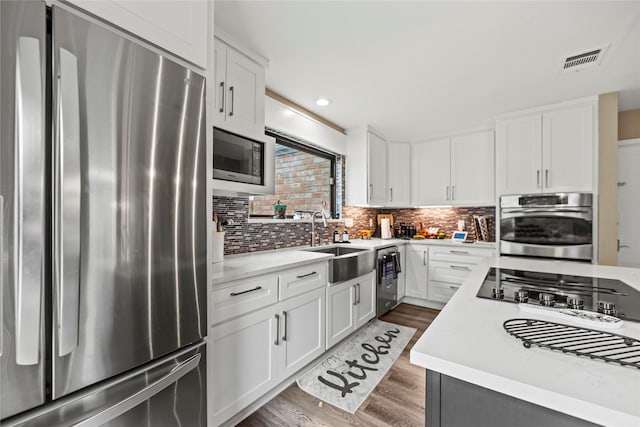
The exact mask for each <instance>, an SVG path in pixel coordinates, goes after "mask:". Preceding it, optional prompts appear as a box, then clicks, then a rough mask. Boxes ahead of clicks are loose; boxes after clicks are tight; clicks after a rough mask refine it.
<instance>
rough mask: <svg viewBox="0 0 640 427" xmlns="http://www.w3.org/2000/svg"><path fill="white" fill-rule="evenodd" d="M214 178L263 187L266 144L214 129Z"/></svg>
mask: <svg viewBox="0 0 640 427" xmlns="http://www.w3.org/2000/svg"><path fill="white" fill-rule="evenodd" d="M213 178H214V179H221V180H224V181H231V182H241V183H246V184H257V185H263V184H264V181H265V144H264V143H263V142H260V141H255V140H252V139H249V138H246V137H244V136H240V135H236V134H234V133H231V132H227V131H225V130H222V129H219V128H215V127H214V128H213Z"/></svg>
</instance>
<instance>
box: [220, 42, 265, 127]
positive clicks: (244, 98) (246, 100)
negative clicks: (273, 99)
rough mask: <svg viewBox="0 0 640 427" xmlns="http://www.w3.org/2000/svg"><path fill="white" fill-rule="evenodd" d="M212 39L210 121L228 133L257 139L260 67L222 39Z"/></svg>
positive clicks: (261, 108) (261, 118)
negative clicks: (212, 64)
mask: <svg viewBox="0 0 640 427" xmlns="http://www.w3.org/2000/svg"><path fill="white" fill-rule="evenodd" d="M214 41H215V43H214V69H215V82H214V86H215V87H214V93H215V96H214V102H213V105H212V107H213V108H214V116H213V123H214V125H215V126H217V127H219V128H223V129H226V130H228V131H229V132H233V133H237V134H241V135H244V136H249V137H254V138H261V137H263V136H264V102H265V99H264V98H265V69H264V66H263V65H262V64H259V63H257V62H255V61H253V60H252V59H251V58H249V57H248V56H246V55H244V54H242V53H241V52H239V51H238V50H236V49H234V48H233V47H231V46H229V45H228V44H226V43H225V42H223V41H222V40H220V39H218V38H216V39H215V40H214ZM210 105H211V104H210Z"/></svg>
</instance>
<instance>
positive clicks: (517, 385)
mask: <svg viewBox="0 0 640 427" xmlns="http://www.w3.org/2000/svg"><path fill="white" fill-rule="evenodd" d="M491 267H494V268H501V269H519V270H527V271H540V272H549V273H557V274H566V275H576V276H593V277H604V278H610V279H618V280H622V281H624V282H625V283H627V284H628V285H630V286H631V287H632V288H635V289H637V290H640V270H637V269H627V268H620V267H605V266H596V265H591V264H582V263H575V262H560V261H536V260H529V259H522V258H506V257H502V258H495V259H488V260H486V261H483V262H482V263H481V264H479V265H478V266H477V267H476V268H475V269H474V270H473V271H472V272H471V274H469V276H468V277H467V279H466V280H465V282H464V283H463V285H462V286H461V288H460V289H459V290H458V292H456V294H455V295H454V296H453V298H451V300H450V301H449V303H448V304H447V305H446V306H445V308H444V309H443V310H442V312H441V313H440V314H439V315H438V317H437V318H436V319H435V321H434V322H433V323H432V324H431V325H430V327H429V328H428V329H427V330H426V332H425V333H424V334H423V336H422V337H421V338H420V339H419V340H418V342H417V343H416V345H415V346H414V347H413V348H412V350H411V356H410V358H411V362H412V363H413V364H416V365H419V366H421V367H423V368H425V369H426V370H427V405H426V407H427V414H426V420H427V425H429V426H431V425H437V426H447V425H456V424H458V425H459V423H460V422H461V421H463V420H470V419H472V420H474V422H473V423H474V424H475V425H531V426H533V425H563V426H564V425H576V426H577V425H592V423H593V424H600V425H607V426H636V427H637V426H640V369H637V368H635V367H632V366H620V365H617V364H613V363H605V362H603V361H598V360H591V359H588V358H585V357H578V356H575V355H572V354H563V353H561V352H558V351H552V350H549V349H543V348H539V347H535V346H532V347H531V348H525V347H524V346H523V344H522V342H521V341H520V340H518V339H516V338H514V337H513V336H511V335H509V334H508V333H507V332H506V331H505V330H504V328H503V323H504V322H505V321H506V320H508V319H514V318H529V319H539V320H547V321H549V322H556V323H564V324H573V325H575V326H582V327H588V328H591V329H599V328H597V327H595V326H585V325H584V324H576V323H572V322H571V321H570V320H565V319H559V318H557V317H551V316H549V315H546V314H538V313H530V312H524V311H521V309H520V308H519V307H518V305H517V304H510V303H506V302H503V301H494V300H490V299H481V298H478V297H477V296H476V294H477V293H478V290H479V288H480V286H481V284H482V282H483V281H484V279H485V276H486V275H487V272H488V271H489V269H490V268H491ZM607 330H608V331H610V332H612V333H615V334H619V335H624V336H627V337H631V338H634V339H640V323H638V322H632V321H628V320H627V321H625V322H624V324H623V325H622V326H621V327H620V328H617V329H607ZM447 411H448V412H447ZM487 423H489V424H487Z"/></svg>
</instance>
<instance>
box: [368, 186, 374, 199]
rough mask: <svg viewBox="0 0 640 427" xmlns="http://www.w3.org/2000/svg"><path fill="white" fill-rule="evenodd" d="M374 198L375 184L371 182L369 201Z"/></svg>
mask: <svg viewBox="0 0 640 427" xmlns="http://www.w3.org/2000/svg"><path fill="white" fill-rule="evenodd" d="M371 199H373V184H369V201H371Z"/></svg>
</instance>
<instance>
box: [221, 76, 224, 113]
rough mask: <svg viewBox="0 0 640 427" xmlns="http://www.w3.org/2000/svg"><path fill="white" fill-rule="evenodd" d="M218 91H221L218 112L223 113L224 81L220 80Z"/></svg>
mask: <svg viewBox="0 0 640 427" xmlns="http://www.w3.org/2000/svg"><path fill="white" fill-rule="evenodd" d="M220 91H221V92H222V103H221V104H220V112H221V113H224V92H225V91H224V82H220Z"/></svg>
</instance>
